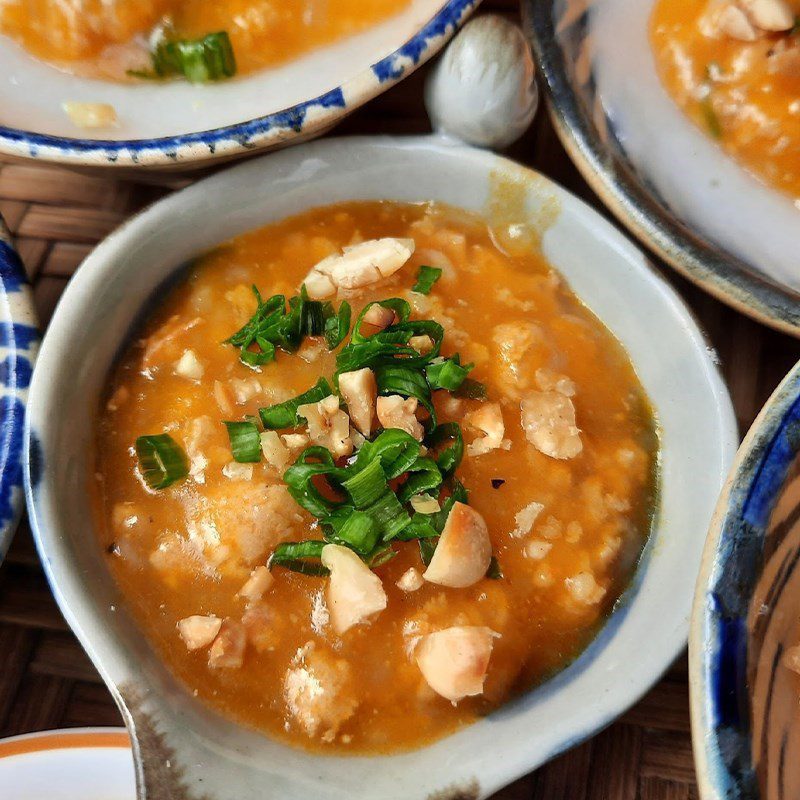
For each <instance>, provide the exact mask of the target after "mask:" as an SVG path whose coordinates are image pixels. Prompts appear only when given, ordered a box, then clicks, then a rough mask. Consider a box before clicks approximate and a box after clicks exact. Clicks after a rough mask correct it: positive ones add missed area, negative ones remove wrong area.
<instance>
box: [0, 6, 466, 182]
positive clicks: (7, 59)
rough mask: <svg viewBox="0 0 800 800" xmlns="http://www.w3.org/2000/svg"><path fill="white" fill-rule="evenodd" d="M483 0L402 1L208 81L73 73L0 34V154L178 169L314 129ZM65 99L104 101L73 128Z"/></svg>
mask: <svg viewBox="0 0 800 800" xmlns="http://www.w3.org/2000/svg"><path fill="white" fill-rule="evenodd" d="M479 2H480V0H410V3H409V5H408V7H407V8H405V9H403V10H402V11H401V12H399V13H398V14H396V15H395V16H393V17H391V18H390V19H388V20H386V21H385V22H383V23H381V24H379V25H376V26H374V27H371V28H369V29H368V30H366V31H364V32H362V33H360V34H357V35H355V36H351V37H348V38H346V39H343V40H341V41H339V42H336V43H334V44H332V45H330V46H327V47H323V48H320V49H318V50H314V51H313V52H311V53H309V54H307V55H304V56H302V57H301V58H298V59H295V60H293V61H290V62H288V63H287V64H284V65H282V66H280V67H277V68H274V69H265V70H261V71H259V72H257V73H254V74H252V75H248V76H245V77H242V78H235V79H233V80H230V81H225V82H221V83H216V84H209V85H204V86H197V85H192V84H189V83H186V82H181V81H175V82H170V83H165V84H163V85H154V84H152V83H148V82H143V83H138V84H133V83H129V84H123V83H114V82H111V81H101V80H94V79H89V78H79V77H75V76H73V75H68V74H66V73H63V72H60V71H58V70H56V69H54V68H53V67H51V66H49V65H47V64H45V63H42V62H40V61H37V60H36V59H34V58H32V57H31V56H30V55H28V54H27V53H26V52H25V50H23V49H22V48H21V47H20V46H18V45H17V44H16V43H14V42H12V41H10V40H9V39H7V38H4V37H0V75H2V80H0V154H2V155H4V156H7V157H15V158H20V159H26V160H28V159H36V160H41V161H51V162H57V163H61V164H65V165H69V166H79V167H109V168H117V169H120V168H136V169H137V170H142V169H151V170H186V169H190V168H197V167H205V166H208V165H209V164H211V163H212V162H214V161H219V160H225V159H231V158H236V157H238V156H242V155H246V154H250V153H254V152H257V151H260V150H270V149H274V148H277V147H281V146H285V145H286V144H288V143H290V142H293V141H302V140H304V139H308V138H311V137H313V136H319V135H320V134H321V133H324V132H325V131H326V130H328V129H329V128H331V127H332V126H333V125H334V124H336V123H337V122H339V121H340V120H341V119H343V118H344V117H345V116H347V115H348V114H350V113H352V112H353V111H354V110H355V109H356V108H358V107H359V106H361V105H363V104H364V103H365V102H367V101H368V100H370V99H372V98H373V97H375V96H377V95H378V94H380V93H381V92H383V91H385V90H386V89H388V88H389V87H391V86H393V85H394V84H395V83H397V82H398V81H399V80H400V79H402V78H403V77H404V76H405V75H408V74H409V73H410V72H413V71H414V70H415V69H416V68H417V67H418V66H420V65H421V64H423V63H424V62H425V61H427V60H428V59H429V58H430V57H431V56H433V55H434V54H435V53H437V52H438V51H439V50H440V49H441V47H442V46H443V45H444V44H445V43H446V42H447V40H448V39H449V38H450V37H451V36H452V35H453V34H454V33H455V32H456V30H457V29H458V27H459V26H460V25H461V24H462V23H463V22H464V21H465V20H466V19H467V17H468V16H469V15H470V14H471V13H472V11H474V9H475V8H476V7H477V6H478V4H479ZM65 101H79V102H87V103H109V104H111V105H112V106H114V108H115V110H116V112H117V118H118V122H119V124H118V126H117V127H115V128H109V129H104V130H101V131H96V132H92V131H87V130H81V129H79V128H77V127H76V126H75V125H74V124H73V123H72V122H71V121H70V120H69V118H68V117H67V115H66V114H65V113H64V111H63V109H62V104H63V103H64V102H65Z"/></svg>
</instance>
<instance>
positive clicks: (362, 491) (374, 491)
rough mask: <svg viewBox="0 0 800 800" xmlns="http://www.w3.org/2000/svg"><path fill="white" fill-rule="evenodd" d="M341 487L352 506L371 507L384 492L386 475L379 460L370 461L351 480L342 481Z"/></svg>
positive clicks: (359, 507)
mask: <svg viewBox="0 0 800 800" xmlns="http://www.w3.org/2000/svg"><path fill="white" fill-rule="evenodd" d="M342 486H343V487H344V488H345V489H346V490H347V493H348V494H349V495H350V497H351V498H352V500H353V505H354V506H355V507H356V508H358V509H364V508H367V507H368V506H370V505H372V503H374V502H375V501H376V500H377V499H378V498H379V497H380V496H381V495H382V494H383V493H384V492H385V491H386V488H387V487H386V475H385V474H384V472H383V467H382V466H381V461H380V459H375V460H374V461H371V462H370V463H369V464H368V465H367V466H366V467H364V469H362V470H360V471H359V472H356V474H355V475H353V476H352V477H351V478H348V479H347V480H345V481H342Z"/></svg>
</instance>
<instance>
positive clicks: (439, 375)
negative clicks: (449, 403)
mask: <svg viewBox="0 0 800 800" xmlns="http://www.w3.org/2000/svg"><path fill="white" fill-rule="evenodd" d="M474 366H475V365H474V364H465V365H464V366H462V365H461V358H460V356H459V355H458V353H456V355H454V356H453V357H452V358H444V359H440V360H437V361H434V362H432V363H431V364H429V365H428V366H427V367H425V377H426V378H427V379H428V383H429V384H430V387H431V389H447V390H448V391H449V392H455V391H457V390H458V389H460V388H461V384H462V383H464V381H465V380H466V378H467V375H469V373H470V371H471V370H472V368H473V367H474Z"/></svg>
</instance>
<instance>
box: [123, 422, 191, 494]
mask: <svg viewBox="0 0 800 800" xmlns="http://www.w3.org/2000/svg"><path fill="white" fill-rule="evenodd" d="M136 455H137V457H138V459H139V469H140V471H141V473H142V477H143V478H144V480H145V483H146V484H147V485H148V486H149V487H150V488H151V489H166V488H167V486H170V485H172V484H173V483H175V481H178V480H180V479H181V478H185V477H186V476H187V475H188V474H189V462H188V460H187V458H186V453H184V452H183V448H182V447H181V446H180V445H179V444H178V443H177V442H176V441H175V440H174V439H173V438H172V437H171V436H170V435H169V434H168V433H159V434H155V435H152V436H139V437H138V438H137V439H136Z"/></svg>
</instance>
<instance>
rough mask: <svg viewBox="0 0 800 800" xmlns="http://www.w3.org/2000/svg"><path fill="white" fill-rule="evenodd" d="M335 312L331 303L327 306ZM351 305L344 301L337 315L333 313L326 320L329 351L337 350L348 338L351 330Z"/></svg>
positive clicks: (326, 339) (326, 337)
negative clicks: (346, 337)
mask: <svg viewBox="0 0 800 800" xmlns="http://www.w3.org/2000/svg"><path fill="white" fill-rule="evenodd" d="M327 305H328V306H329V307H330V308H331V312H332V311H333V307H332V306H331V305H330V303H328V304H327ZM350 314H351V309H350V303H348V302H347V300H344V301H343V302H342V304H341V305H340V306H339V312H338V313H337V314H333V313H331V314H330V315H329V316H328V318H327V319H326V320H325V341H326V342H327V343H328V350H335V349H336V348H337V347H338V346H339V345H340V344H341V343H342V342H343V341H344V338H345V336H347V334H348V332H349V330H350Z"/></svg>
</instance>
